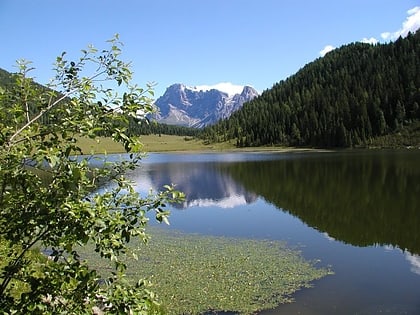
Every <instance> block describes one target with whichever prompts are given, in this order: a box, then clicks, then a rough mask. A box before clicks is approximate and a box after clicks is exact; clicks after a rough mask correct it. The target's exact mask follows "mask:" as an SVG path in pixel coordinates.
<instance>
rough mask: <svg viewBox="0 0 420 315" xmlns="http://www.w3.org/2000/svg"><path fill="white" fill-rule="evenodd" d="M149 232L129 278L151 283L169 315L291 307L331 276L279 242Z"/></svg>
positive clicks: (131, 263) (164, 231)
mask: <svg viewBox="0 0 420 315" xmlns="http://www.w3.org/2000/svg"><path fill="white" fill-rule="evenodd" d="M149 232H150V235H151V240H150V242H149V243H148V244H147V245H145V246H143V245H141V246H140V247H139V248H138V252H137V255H138V257H139V259H138V260H137V261H131V262H129V267H128V270H129V273H128V274H129V276H130V277H132V278H133V279H135V278H149V279H151V280H152V283H153V284H154V286H153V290H154V291H155V292H156V293H157V295H158V297H159V300H160V301H161V302H162V305H163V307H164V308H165V309H166V311H167V313H168V314H200V313H203V312H206V311H234V312H239V313H242V314H250V313H254V312H256V311H259V310H263V309H270V308H273V307H276V306H278V305H279V304H282V303H290V302H292V301H293V293H295V292H296V291H297V290H299V289H302V288H308V287H311V283H312V282H313V281H314V280H317V279H320V278H322V277H324V276H326V275H328V274H332V271H331V269H329V268H325V267H323V268H317V267H316V266H315V264H316V262H315V261H307V260H305V259H304V258H303V257H302V255H301V253H300V252H299V250H297V249H291V248H288V247H287V246H286V244H285V243H284V242H281V241H271V240H252V239H236V238H226V237H215V236H203V235H196V234H185V233H180V232H173V231H167V230H164V229H162V228H155V227H153V228H151V231H149Z"/></svg>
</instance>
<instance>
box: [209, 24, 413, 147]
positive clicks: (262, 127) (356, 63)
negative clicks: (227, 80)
mask: <svg viewBox="0 0 420 315" xmlns="http://www.w3.org/2000/svg"><path fill="white" fill-rule="evenodd" d="M419 56H420V31H417V33H415V34H409V35H408V36H407V37H406V38H399V39H398V40H397V41H395V42H392V43H388V44H377V45H370V44H364V43H352V44H349V45H345V46H343V47H341V48H338V49H335V50H333V51H331V52H330V53H328V54H327V55H325V56H324V57H323V58H319V59H317V60H315V61H313V62H311V63H309V64H307V65H306V66H305V67H303V68H302V69H301V70H300V71H298V72H297V73H296V74H295V75H292V76H291V77H289V78H288V79H286V80H284V81H280V82H279V83H277V84H275V85H274V86H273V87H272V88H271V89H268V90H266V91H264V92H263V93H262V95H261V96H260V97H257V98H255V99H254V100H252V101H251V102H249V103H246V104H244V106H243V107H242V108H241V109H240V110H238V111H237V112H235V113H234V114H233V115H232V116H231V117H230V118H229V119H227V120H224V121H221V122H220V123H218V124H215V125H214V126H211V127H209V128H206V129H205V130H204V131H203V134H202V137H203V138H206V139H208V140H211V141H226V140H231V139H233V140H236V141H237V145H238V146H261V145H297V146H298V145H307V146H308V145H309V146H321V147H330V146H337V147H351V146H355V145H363V144H366V143H368V142H369V141H370V139H372V138H375V137H378V136H381V135H385V134H389V133H392V132H394V131H396V130H399V129H400V128H402V127H404V126H407V125H410V124H411V123H413V122H416V121H418V120H419V119H420V106H419V105H420V76H419V73H420V58H419Z"/></svg>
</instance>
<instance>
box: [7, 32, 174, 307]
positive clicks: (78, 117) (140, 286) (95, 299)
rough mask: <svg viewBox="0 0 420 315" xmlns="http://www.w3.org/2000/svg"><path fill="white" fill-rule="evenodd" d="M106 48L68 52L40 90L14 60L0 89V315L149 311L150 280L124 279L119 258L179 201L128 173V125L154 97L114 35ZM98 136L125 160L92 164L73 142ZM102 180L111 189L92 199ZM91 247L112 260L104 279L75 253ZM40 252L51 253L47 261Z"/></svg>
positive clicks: (131, 153)
mask: <svg viewBox="0 0 420 315" xmlns="http://www.w3.org/2000/svg"><path fill="white" fill-rule="evenodd" d="M108 44H109V48H107V49H104V50H98V49H96V48H95V47H93V46H90V47H89V48H88V49H86V50H82V51H81V57H80V58H79V59H78V60H74V61H71V60H67V58H66V57H67V55H66V53H63V54H62V55H61V56H59V57H58V58H57V60H56V62H55V69H54V70H55V77H54V78H53V80H52V81H51V83H50V84H49V85H48V87H47V88H45V87H42V86H40V85H37V84H34V82H33V80H32V79H31V78H30V77H29V74H30V71H31V70H32V68H31V67H30V63H29V62H26V61H22V60H21V61H19V62H18V66H19V70H20V71H19V73H17V74H15V75H13V77H11V78H8V79H7V83H8V84H6V85H5V86H4V87H3V88H1V89H0V145H1V147H0V245H1V246H0V250H1V251H2V253H1V255H0V272H1V274H0V313H10V314H13V313H17V314H27V313H35V314H57V313H61V314H66V313H73V314H74V313H80V314H84V313H88V314H91V313H97V314H100V313H101V312H103V311H107V312H109V313H111V314H112V313H114V314H122V313H124V314H126V313H127V314H131V313H140V312H143V311H148V312H150V311H151V310H154V309H156V302H155V298H154V295H153V293H152V292H151V291H150V290H149V288H148V282H146V281H143V280H140V281H139V282H138V283H137V284H135V285H131V284H129V283H128V282H127V281H126V280H125V277H124V275H125V269H126V264H125V263H124V261H123V260H122V259H120V257H121V255H123V254H130V252H129V249H128V247H127V243H128V242H129V241H130V240H131V239H132V238H140V239H141V240H142V241H143V242H146V241H147V239H148V236H147V234H146V232H145V226H146V224H147V221H148V219H147V216H146V213H147V212H148V211H155V212H156V219H157V220H159V221H167V216H168V212H167V211H166V210H165V205H166V204H167V203H168V202H172V201H176V200H178V199H182V194H181V193H179V192H177V191H175V190H174V189H173V187H172V186H166V190H163V191H161V192H156V193H151V194H149V195H146V196H141V195H140V194H139V193H137V192H136V191H135V189H134V187H133V184H132V183H131V182H130V181H128V180H127V179H126V178H125V176H124V174H125V172H126V171H127V170H129V169H133V168H135V167H136V165H137V164H138V163H139V161H140V159H141V158H142V153H141V143H140V141H139V138H138V137H134V136H130V133H129V132H128V128H129V125H130V123H132V118H136V120H139V119H140V120H141V119H142V118H143V117H144V116H145V115H147V114H148V113H150V112H152V111H153V110H154V108H153V102H152V99H151V98H150V96H152V95H153V91H152V89H151V86H147V88H146V89H143V88H140V87H138V86H136V85H133V84H131V78H132V72H131V70H130V67H129V64H128V63H126V62H124V61H122V60H121V59H120V55H121V43H120V42H119V39H118V36H116V37H114V38H113V39H112V40H110V41H109V42H108ZM1 74H2V78H3V77H4V73H1ZM123 89H124V91H125V92H124V93H123V94H122V95H121V94H119V93H118V92H116V91H120V90H123ZM104 134H105V135H108V136H109V137H112V139H113V140H114V141H116V142H119V143H122V144H123V146H124V148H125V150H126V151H127V156H126V157H127V158H124V159H121V160H118V161H115V160H111V159H110V160H109V161H107V157H106V156H104V157H101V160H99V162H98V161H97V160H95V156H94V152H83V151H82V149H81V148H80V147H79V145H78V139H79V138H80V137H88V138H92V139H98V136H99V135H104ZM104 183H110V184H109V185H107V189H106V190H105V191H101V192H100V193H99V192H96V189H97V188H98V187H99V186H100V185H102V184H104ZM88 242H89V243H93V244H94V247H95V251H96V252H97V253H98V254H99V255H100V256H101V257H103V258H104V259H108V260H110V261H111V262H112V263H113V266H114V271H113V272H112V275H111V276H110V277H109V278H106V279H100V276H99V275H98V274H97V273H96V271H95V270H93V269H91V268H90V267H89V266H88V265H87V264H86V263H85V262H84V260H83V257H80V256H79V253H78V248H79V246H84V245H86V244H87V243H88ZM35 248H40V249H41V250H48V259H47V256H46V255H45V254H42V253H39V252H38V253H36V251H35V250H34V249H35Z"/></svg>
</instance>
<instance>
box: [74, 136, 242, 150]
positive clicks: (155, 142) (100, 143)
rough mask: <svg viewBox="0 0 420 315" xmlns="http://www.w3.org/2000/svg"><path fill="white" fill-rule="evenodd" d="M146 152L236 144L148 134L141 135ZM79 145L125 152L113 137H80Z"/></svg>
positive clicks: (84, 148)
mask: <svg viewBox="0 0 420 315" xmlns="http://www.w3.org/2000/svg"><path fill="white" fill-rule="evenodd" d="M140 139H141V142H142V143H143V151H145V152H166V151H168V152H169V151H172V152H174V151H181V152H182V151H222V150H233V149H235V146H234V145H233V144H231V143H215V144H210V145H206V144H204V143H203V141H201V140H198V139H192V138H189V137H184V136H172V135H161V136H159V135H147V136H141V137H140ZM78 141H79V146H80V147H81V148H82V150H83V153H85V154H89V153H90V152H92V151H94V152H96V153H104V152H106V153H121V152H124V148H123V146H122V145H120V144H118V143H115V142H113V141H112V139H111V138H105V137H101V138H98V139H97V140H92V139H88V138H79V139H78Z"/></svg>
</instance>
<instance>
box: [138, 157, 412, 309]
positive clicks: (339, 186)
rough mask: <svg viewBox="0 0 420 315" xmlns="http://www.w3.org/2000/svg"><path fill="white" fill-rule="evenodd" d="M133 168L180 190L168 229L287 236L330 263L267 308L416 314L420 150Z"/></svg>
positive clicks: (145, 179) (141, 178)
mask: <svg viewBox="0 0 420 315" xmlns="http://www.w3.org/2000/svg"><path fill="white" fill-rule="evenodd" d="M130 176H131V178H132V179H134V180H135V181H136V182H137V185H138V187H139V188H138V189H139V190H141V191H145V190H148V189H149V188H153V189H154V190H157V189H161V187H162V186H163V185H165V184H168V183H174V184H176V185H177V189H178V190H181V191H183V192H185V193H186V195H187V200H186V202H185V203H184V204H183V205H180V206H177V207H176V208H173V209H172V211H171V216H170V222H171V225H170V227H168V228H170V229H176V230H181V231H184V232H188V233H201V234H205V235H218V236H219V235H223V236H233V237H244V238H255V239H273V240H285V241H287V243H288V244H289V245H290V246H298V247H299V249H301V251H302V254H303V256H304V257H305V258H307V259H319V260H320V263H319V266H331V268H332V270H333V271H334V272H335V274H334V275H332V276H327V277H325V278H323V279H321V280H320V281H317V282H315V283H314V287H313V288H310V289H304V290H302V291H299V292H298V293H297V294H295V296H294V297H295V300H296V301H295V303H293V304H288V305H281V306H279V307H278V308H276V309H274V310H270V311H265V312H263V314H323V315H324V314H420V150H412V151H410V150H405V151H344V152H328V153H221V154H218V153H209V154H149V156H148V157H147V158H146V159H145V160H144V162H143V163H142V166H141V167H140V168H139V169H138V170H136V171H135V172H134V173H131V174H130Z"/></svg>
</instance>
